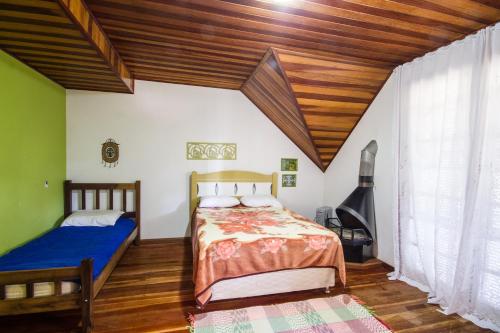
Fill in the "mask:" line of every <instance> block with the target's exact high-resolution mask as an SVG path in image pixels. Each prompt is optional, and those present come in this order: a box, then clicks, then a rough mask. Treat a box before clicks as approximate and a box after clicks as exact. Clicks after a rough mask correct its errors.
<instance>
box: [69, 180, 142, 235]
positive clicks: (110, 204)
mask: <svg viewBox="0 0 500 333" xmlns="http://www.w3.org/2000/svg"><path fill="white" fill-rule="evenodd" d="M75 191H76V192H78V191H79V192H80V193H81V197H80V200H79V205H78V207H79V209H87V208H90V209H101V203H102V200H101V196H100V194H101V193H102V192H106V193H107V199H108V200H107V203H106V207H104V208H106V209H121V210H123V211H124V212H125V214H123V216H125V217H128V218H131V219H134V220H135V223H136V224H137V239H136V243H138V242H139V241H140V235H141V181H140V180H138V181H136V182H135V183H73V182H72V181H71V180H66V181H64V217H65V218H66V217H68V216H69V215H70V214H71V213H72V212H73V211H74V210H75V209H74V207H73V192H75ZM115 191H121V203H116V202H115V200H114V197H115V196H114V194H115ZM128 191H134V192H135V193H134V194H135V195H134V205H133V206H134V207H133V209H132V210H127V207H128V205H127V192H128ZM87 192H93V193H95V195H94V196H93V198H92V205H93V206H92V207H87V200H86V193H87Z"/></svg>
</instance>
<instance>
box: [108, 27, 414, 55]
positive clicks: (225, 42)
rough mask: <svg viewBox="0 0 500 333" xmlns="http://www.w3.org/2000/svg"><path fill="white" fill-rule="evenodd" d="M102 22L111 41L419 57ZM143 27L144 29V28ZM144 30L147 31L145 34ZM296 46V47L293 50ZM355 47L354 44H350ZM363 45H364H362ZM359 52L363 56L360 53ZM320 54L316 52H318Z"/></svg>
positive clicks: (354, 48) (337, 45) (322, 42)
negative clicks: (131, 35) (129, 38)
mask: <svg viewBox="0 0 500 333" xmlns="http://www.w3.org/2000/svg"><path fill="white" fill-rule="evenodd" d="M102 22H103V24H104V27H105V28H106V30H107V31H108V34H109V36H110V37H111V38H112V39H115V38H116V36H117V35H118V36H124V35H125V36H128V35H127V34H129V33H134V35H135V37H136V38H137V39H138V40H142V41H143V42H146V41H147V42H151V41H165V40H167V39H177V40H179V41H184V42H185V43H193V42H195V43H197V44H205V45H209V46H212V48H213V47H215V46H218V47H224V48H227V47H228V46H231V48H233V49H236V50H247V51H249V52H255V51H256V50H260V54H262V53H263V52H265V50H266V49H267V48H268V47H269V45H271V46H273V47H278V48H282V47H288V48H292V49H295V50H298V51H304V50H315V49H317V50H322V52H323V53H325V52H327V51H329V52H335V53H339V54H345V55H349V56H353V55H357V56H358V57H359V58H363V59H365V60H376V61H379V62H385V63H386V64H387V63H389V64H391V63H392V64H395V63H400V62H401V60H402V59H403V58H407V57H412V56H415V55H416V54H420V53H421V52H412V53H409V54H408V53H407V54H404V53H401V52H390V53H382V52H380V51H379V50H380V47H377V48H372V49H371V50H367V49H364V47H362V46H361V45H360V46H356V47H353V46H351V47H349V46H347V45H346V46H341V45H339V43H335V45H332V46H331V47H327V46H326V45H325V42H324V39H323V40H317V41H316V42H309V43H304V42H300V43H299V42H297V41H293V40H288V41H287V40H285V41H281V42H280V43H278V42H276V41H274V43H273V42H272V41H273V37H272V36H269V37H268V38H267V40H262V41H259V40H252V39H248V38H246V39H245V38H244V35H245V32H241V33H240V36H239V38H237V37H227V36H220V35H218V34H216V33H215V32H214V33H211V36H210V38H209V39H207V40H200V39H197V37H199V32H193V31H186V30H184V29H180V28H177V27H168V26H163V27H162V31H163V32H152V30H156V29H152V28H151V27H150V26H147V25H144V24H139V23H133V24H132V23H130V22H127V24H125V25H124V24H123V23H118V24H117V23H113V24H111V23H110V22H109V21H108V20H107V19H102ZM145 27H146V28H145ZM145 29H148V31H146V30H145ZM242 40H244V41H245V42H244V43H242ZM290 45H294V46H293V47H290ZM295 45H296V46H295ZM353 45H354V44H353ZM362 45H364V44H362ZM360 51H362V52H360ZM318 52H319V51H318Z"/></svg>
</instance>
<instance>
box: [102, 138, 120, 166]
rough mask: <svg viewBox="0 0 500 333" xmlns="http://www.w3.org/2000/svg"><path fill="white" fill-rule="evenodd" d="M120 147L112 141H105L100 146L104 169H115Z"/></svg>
mask: <svg viewBox="0 0 500 333" xmlns="http://www.w3.org/2000/svg"><path fill="white" fill-rule="evenodd" d="M119 146H120V145H119V144H118V143H116V141H115V140H113V139H107V140H106V142H104V143H103V144H102V148H101V157H102V163H103V164H104V167H110V168H111V167H115V166H116V165H117V164H118V158H119V157H120V147H119Z"/></svg>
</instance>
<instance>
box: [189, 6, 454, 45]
mask: <svg viewBox="0 0 500 333" xmlns="http://www.w3.org/2000/svg"><path fill="white" fill-rule="evenodd" d="M198 1H202V0H198ZM225 2H232V3H235V2H237V3H240V4H247V5H250V6H257V7H259V8H263V7H264V6H266V5H267V8H270V9H273V10H275V11H284V12H286V13H289V14H294V15H297V16H304V17H311V16H314V17H316V18H321V19H322V20H325V21H330V20H331V21H334V22H342V23H344V24H346V25H353V26H363V27H369V28H370V29H372V30H380V31H391V32H395V33H400V34H402V35H410V36H411V35H413V36H424V35H426V36H430V37H431V38H432V39H434V38H436V39H437V40H439V41H440V42H443V39H445V40H446V39H448V40H449V39H450V38H453V37H455V38H456V37H458V35H460V33H459V32H456V31H455V30H459V28H455V29H454V28H453V27H449V26H447V28H448V29H451V30H448V29H446V30H445V29H441V30H436V29H434V28H435V26H436V25H435V24H433V23H432V22H428V23H427V24H423V23H424V22H420V23H415V22H412V20H411V17H405V18H404V19H403V18H401V17H398V15H396V14H395V13H388V12H385V11H384V10H379V11H378V14H379V15H377V14H375V13H374V12H375V10H371V8H364V7H363V6H357V10H353V7H355V6H354V5H352V4H349V3H345V2H343V1H342V0H337V1H330V0H315V1H314V2H312V1H290V2H287V5H286V6H282V7H281V6H279V5H276V4H275V3H274V1H273V0H263V1H256V0H230V1H229V0H226V1H225Z"/></svg>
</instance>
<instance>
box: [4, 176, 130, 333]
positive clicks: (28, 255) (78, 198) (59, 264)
mask: <svg viewBox="0 0 500 333" xmlns="http://www.w3.org/2000/svg"><path fill="white" fill-rule="evenodd" d="M101 194H103V196H104V197H105V200H104V201H107V204H106V206H107V207H106V208H107V209H110V210H112V209H117V208H118V207H120V208H121V210H122V211H124V212H125V213H124V214H123V215H121V217H120V218H119V219H118V220H117V221H116V223H114V225H112V226H106V227H99V226H65V227H57V228H54V229H52V230H51V231H49V232H47V233H46V234H44V235H42V236H40V237H38V238H36V239H34V240H32V241H30V242H28V243H27V244H25V245H23V246H20V247H18V248H16V249H14V250H12V251H10V252H9V253H7V254H6V255H4V256H2V257H0V315H17V314H26V313H36V312H48V311H59V310H69V309H81V314H82V318H81V328H82V331H83V332H90V331H91V330H92V319H93V309H92V305H93V300H94V298H95V297H96V296H97V294H98V293H99V291H100V290H101V288H102V286H103V285H104V283H105V282H106V280H107V279H108V277H109V275H110V274H111V272H112V271H113V269H114V268H115V266H116V265H117V264H118V261H119V260H120V259H121V257H122V256H123V254H124V253H125V250H126V249H127V248H128V247H129V245H130V244H131V243H132V242H135V243H136V244H139V241H140V182H139V181H137V182H135V183H106V184H97V183H72V182H71V181H66V182H65V184H64V215H65V217H68V216H69V215H71V213H72V212H73V211H74V210H86V209H87V206H89V205H88V204H87V203H88V201H89V198H88V197H89V196H88V195H90V196H91V199H92V200H90V201H91V202H92V206H93V207H91V208H93V209H100V206H101V201H103V200H102V196H101ZM118 196H121V200H120V201H121V203H119V202H116V200H114V198H115V197H118ZM130 197H132V200H129V198H130Z"/></svg>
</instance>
